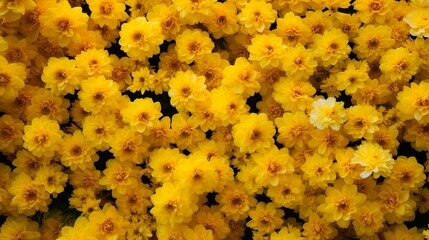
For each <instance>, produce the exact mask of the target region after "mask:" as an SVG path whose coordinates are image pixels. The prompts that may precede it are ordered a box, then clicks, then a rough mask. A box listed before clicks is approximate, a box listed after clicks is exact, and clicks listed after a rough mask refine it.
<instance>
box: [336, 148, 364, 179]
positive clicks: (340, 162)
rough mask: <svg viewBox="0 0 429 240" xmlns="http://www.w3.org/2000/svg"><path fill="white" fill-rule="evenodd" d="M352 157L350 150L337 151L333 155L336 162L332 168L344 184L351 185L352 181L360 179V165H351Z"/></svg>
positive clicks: (352, 152)
mask: <svg viewBox="0 0 429 240" xmlns="http://www.w3.org/2000/svg"><path fill="white" fill-rule="evenodd" d="M353 155H354V150H353V149H352V148H345V149H339V150H337V152H336V153H335V160H336V162H335V163H334V165H333V168H334V170H335V171H336V172H337V173H338V176H339V177H340V178H341V179H342V180H344V182H345V183H346V184H352V183H353V181H354V180H356V179H360V176H359V174H360V173H361V172H362V171H363V167H362V166H361V165H359V164H354V163H352V160H353Z"/></svg>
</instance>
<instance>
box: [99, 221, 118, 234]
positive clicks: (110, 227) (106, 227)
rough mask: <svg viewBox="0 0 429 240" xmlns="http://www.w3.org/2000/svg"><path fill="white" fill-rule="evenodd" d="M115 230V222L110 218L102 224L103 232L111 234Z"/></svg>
mask: <svg viewBox="0 0 429 240" xmlns="http://www.w3.org/2000/svg"><path fill="white" fill-rule="evenodd" d="M114 231H115V224H114V223H113V222H112V221H111V220H110V219H108V220H106V221H104V222H103V223H102V224H101V232H103V233H104V234H111V233H113V232H114Z"/></svg>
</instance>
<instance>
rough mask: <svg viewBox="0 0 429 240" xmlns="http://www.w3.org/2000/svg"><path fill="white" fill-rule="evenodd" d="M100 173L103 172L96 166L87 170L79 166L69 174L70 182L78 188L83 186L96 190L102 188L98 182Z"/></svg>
mask: <svg viewBox="0 0 429 240" xmlns="http://www.w3.org/2000/svg"><path fill="white" fill-rule="evenodd" d="M100 175H101V172H100V171H98V170H97V169H95V168H87V169H85V170H82V169H79V168H78V169H76V170H75V171H72V173H71V174H70V175H69V179H70V180H69V182H70V184H71V185H72V186H73V187H74V188H76V189H78V188H83V189H89V190H91V191H96V190H98V189H100V188H101V187H100V185H99V184H98V182H99V179H100Z"/></svg>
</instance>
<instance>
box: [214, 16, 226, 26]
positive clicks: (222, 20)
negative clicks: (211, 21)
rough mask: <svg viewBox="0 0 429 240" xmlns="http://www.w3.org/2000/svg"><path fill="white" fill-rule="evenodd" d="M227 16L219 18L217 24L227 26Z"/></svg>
mask: <svg viewBox="0 0 429 240" xmlns="http://www.w3.org/2000/svg"><path fill="white" fill-rule="evenodd" d="M226 20H227V19H226V16H222V15H221V16H219V17H218V18H217V19H216V22H217V24H218V25H220V26H223V25H225V24H226Z"/></svg>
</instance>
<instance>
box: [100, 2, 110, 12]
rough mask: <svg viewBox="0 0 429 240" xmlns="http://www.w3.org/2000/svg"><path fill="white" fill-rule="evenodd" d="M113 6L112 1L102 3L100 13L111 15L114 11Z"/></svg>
mask: <svg viewBox="0 0 429 240" xmlns="http://www.w3.org/2000/svg"><path fill="white" fill-rule="evenodd" d="M112 10H113V6H112V3H111V2H103V3H101V5H100V13H101V14H103V15H109V14H110V13H112Z"/></svg>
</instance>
